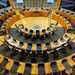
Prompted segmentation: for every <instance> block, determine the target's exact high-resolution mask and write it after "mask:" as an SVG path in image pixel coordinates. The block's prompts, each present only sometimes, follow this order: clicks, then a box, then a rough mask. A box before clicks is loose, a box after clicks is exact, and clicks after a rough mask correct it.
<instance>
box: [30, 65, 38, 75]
mask: <svg viewBox="0 0 75 75" xmlns="http://www.w3.org/2000/svg"><path fill="white" fill-rule="evenodd" d="M31 75H38V64H32V71H31Z"/></svg>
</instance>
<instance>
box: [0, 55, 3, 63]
mask: <svg viewBox="0 0 75 75" xmlns="http://www.w3.org/2000/svg"><path fill="white" fill-rule="evenodd" d="M3 60H4V56H2V55H0V64H1V63H2V62H3Z"/></svg>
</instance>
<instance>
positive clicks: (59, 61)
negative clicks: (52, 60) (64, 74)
mask: <svg viewBox="0 0 75 75" xmlns="http://www.w3.org/2000/svg"><path fill="white" fill-rule="evenodd" d="M56 62H57V67H58V69H59V71H63V70H64V69H65V67H64V65H63V64H62V62H61V60H58V61H56Z"/></svg>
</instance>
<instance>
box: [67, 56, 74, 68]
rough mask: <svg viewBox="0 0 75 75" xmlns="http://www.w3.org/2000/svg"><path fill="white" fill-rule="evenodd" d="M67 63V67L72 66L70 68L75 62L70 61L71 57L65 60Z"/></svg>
mask: <svg viewBox="0 0 75 75" xmlns="http://www.w3.org/2000/svg"><path fill="white" fill-rule="evenodd" d="M67 62H68V63H69V65H70V66H72V67H73V66H74V65H75V62H74V61H73V60H72V58H71V57H68V58H67Z"/></svg>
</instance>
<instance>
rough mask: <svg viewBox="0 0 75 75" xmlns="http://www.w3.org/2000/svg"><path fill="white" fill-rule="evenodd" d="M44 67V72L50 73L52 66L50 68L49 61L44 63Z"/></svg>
mask: <svg viewBox="0 0 75 75" xmlns="http://www.w3.org/2000/svg"><path fill="white" fill-rule="evenodd" d="M44 67H45V74H50V73H52V68H51V65H50V62H48V63H45V64H44Z"/></svg>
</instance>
